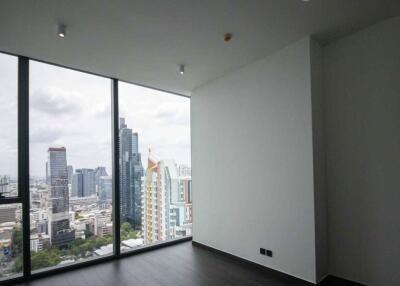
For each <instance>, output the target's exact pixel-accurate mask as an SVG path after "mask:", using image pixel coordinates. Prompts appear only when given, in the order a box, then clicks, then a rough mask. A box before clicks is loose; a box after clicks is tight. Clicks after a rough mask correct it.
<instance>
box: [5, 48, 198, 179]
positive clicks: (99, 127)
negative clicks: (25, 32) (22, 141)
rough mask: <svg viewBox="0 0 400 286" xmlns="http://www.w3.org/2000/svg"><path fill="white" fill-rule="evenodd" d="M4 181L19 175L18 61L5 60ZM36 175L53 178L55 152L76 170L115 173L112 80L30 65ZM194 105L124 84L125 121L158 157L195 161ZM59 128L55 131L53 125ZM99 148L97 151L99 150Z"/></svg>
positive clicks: (143, 145) (33, 169)
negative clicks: (49, 161) (49, 170)
mask: <svg viewBox="0 0 400 286" xmlns="http://www.w3.org/2000/svg"><path fill="white" fill-rule="evenodd" d="M0 64H1V66H2V69H0V118H5V119H7V120H0V129H1V130H2V136H0V162H2V164H0V174H1V175H9V176H11V177H13V178H16V176H17V161H18V160H17V130H18V126H17V61H16V58H15V57H12V56H9V55H0ZM30 69H31V71H30V140H29V143H30V174H31V176H32V177H41V178H44V177H45V175H46V174H45V164H44V163H43V162H45V161H46V152H47V148H48V147H49V146H54V147H66V148H67V149H68V150H69V154H68V155H67V164H68V165H72V166H74V168H94V167H96V166H105V167H106V168H107V170H108V171H109V172H110V173H111V170H112V168H111V154H112V153H111V152H112V147H111V94H110V80H109V79H106V78H102V77H98V76H93V75H90V74H86V73H82V72H77V71H74V70H69V69H65V68H60V67H57V66H52V65H48V64H44V63H39V62H35V61H31V62H30ZM189 107H190V99H188V98H185V97H181V96H176V95H172V94H168V93H166V92H161V91H157V90H153V89H150V88H144V87H141V86H136V85H132V84H127V83H123V82H120V106H119V109H120V117H125V118H126V121H127V123H128V124H129V125H130V128H132V130H133V132H138V133H139V134H140V135H141V139H140V140H139V152H140V153H142V156H143V158H142V162H143V163H144V166H143V167H144V168H146V164H147V155H148V149H149V148H151V149H152V153H153V154H154V155H155V156H156V157H158V158H160V159H161V158H171V159H172V158H173V159H175V160H176V162H177V163H179V164H184V165H189V166H190V165H191V162H190V108H189ZM49 122H51V123H52V124H49ZM94 143H96V144H94Z"/></svg>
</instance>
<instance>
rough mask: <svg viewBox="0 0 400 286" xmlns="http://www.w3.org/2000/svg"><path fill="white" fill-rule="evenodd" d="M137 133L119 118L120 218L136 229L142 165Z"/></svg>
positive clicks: (139, 204) (139, 211) (138, 220)
mask: <svg viewBox="0 0 400 286" xmlns="http://www.w3.org/2000/svg"><path fill="white" fill-rule="evenodd" d="M138 137H139V136H138V134H137V133H133V132H132V129H130V128H128V126H127V124H126V123H125V118H120V128H119V140H120V141H119V144H120V145H119V152H120V196H121V219H122V220H123V221H129V222H131V223H132V224H133V226H134V227H135V228H137V229H139V228H141V216H142V214H141V213H142V205H141V188H142V176H143V166H142V160H141V155H140V153H139V149H138V146H139V144H138V142H139V140H138V139H139V138H138Z"/></svg>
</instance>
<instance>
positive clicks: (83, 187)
mask: <svg viewBox="0 0 400 286" xmlns="http://www.w3.org/2000/svg"><path fill="white" fill-rule="evenodd" d="M71 193H72V196H74V197H89V196H91V195H94V194H95V193H96V188H95V173H94V170H93V169H76V170H75V174H74V175H73V176H72V192H71Z"/></svg>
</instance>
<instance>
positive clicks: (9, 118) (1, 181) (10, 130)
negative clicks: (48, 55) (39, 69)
mask: <svg viewBox="0 0 400 286" xmlns="http://www.w3.org/2000/svg"><path fill="white" fill-rule="evenodd" d="M17 81H18V59H17V57H13V56H9V55H5V54H0V198H2V197H16V196H18V188H17V177H18V175H17V172H18V153H17V150H18V149H17V148H18V133H17V132H18V118H17V116H18V106H17V102H18V89H17V87H18V86H17Z"/></svg>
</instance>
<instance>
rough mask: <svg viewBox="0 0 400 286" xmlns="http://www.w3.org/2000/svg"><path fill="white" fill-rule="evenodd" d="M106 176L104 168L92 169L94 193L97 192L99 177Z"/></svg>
mask: <svg viewBox="0 0 400 286" xmlns="http://www.w3.org/2000/svg"><path fill="white" fill-rule="evenodd" d="M106 176H108V174H107V171H106V167H97V168H95V169H94V178H95V185H96V191H99V183H100V177H106Z"/></svg>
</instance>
